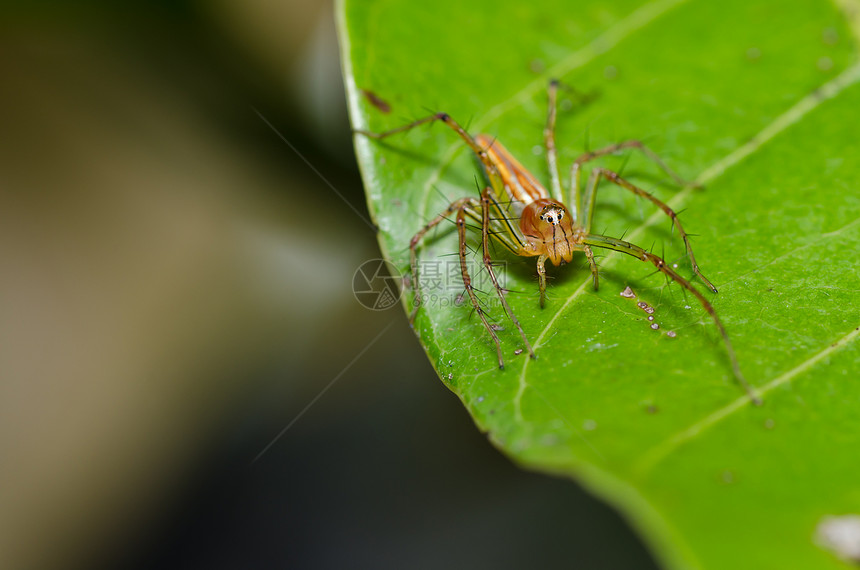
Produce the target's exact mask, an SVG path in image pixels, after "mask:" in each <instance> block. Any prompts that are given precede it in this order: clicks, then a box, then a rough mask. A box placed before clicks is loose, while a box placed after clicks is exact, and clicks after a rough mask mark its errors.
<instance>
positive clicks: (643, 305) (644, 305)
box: [636, 301, 648, 309]
mask: <svg viewBox="0 0 860 570" xmlns="http://www.w3.org/2000/svg"><path fill="white" fill-rule="evenodd" d="M636 306H637V307H639V308H640V309H644V308H645V307H647V306H648V303H646V302H645V301H639V302H638V303H636Z"/></svg>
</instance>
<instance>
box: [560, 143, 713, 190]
mask: <svg viewBox="0 0 860 570" xmlns="http://www.w3.org/2000/svg"><path fill="white" fill-rule="evenodd" d="M625 148H632V149H635V150H639V151H641V152H642V154H644V155H645V156H646V157H647V158H648V159H649V160H651V161H652V162H654V163H655V164H656V165H657V166H659V167H660V170H662V171H663V172H665V173H666V174H668V175H669V176H670V177H671V178H672V180H674V181H675V184H677V185H678V186H682V187H683V186H693V187H696V188H701V185H699V184H696V183H692V182H687V181H686V180H684V179H683V178H681V177H680V176H679V175H678V174H677V173H676V172H675V171H674V170H672V169H671V168H669V166H668V165H667V164H666V163H665V162H663V159H661V158H660V157H659V156H658V155H657V153H656V152H654V151H653V150H651V149H650V148H648V147H647V146H645V145H644V144H642V141H638V140H629V141H623V142H620V143H616V144H613V145H609V146H607V147H604V148H600V149H597V150H593V151H591V152H586V153H584V154H581V155H579V157H577V159H576V160H575V161H573V164H574V165H581V164H584V163H586V162H590V161H592V160H594V159H596V158H600V157H601V156H606V155H607V154H614V153H616V152H618V151H619V150H623V149H625Z"/></svg>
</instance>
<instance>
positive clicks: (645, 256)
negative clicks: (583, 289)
mask: <svg viewBox="0 0 860 570" xmlns="http://www.w3.org/2000/svg"><path fill="white" fill-rule="evenodd" d="M582 241H583V243H586V244H588V245H593V246H594V247H601V248H606V249H612V250H615V251H620V252H621V253H626V254H627V255H631V256H633V257H636V258H638V259H640V260H641V261H645V262H651V264H653V265H654V266H655V267H656V268H657V269H658V270H659V271H661V272H662V273H664V274H665V275H667V276H668V277H669V278H670V279H672V280H673V281H676V282H677V283H679V284H680V285H681V286H682V287H683V288H684V289H686V290H687V291H689V292H690V293H692V294H693V296H695V297H696V299H698V301H699V304H701V305H702V307H703V308H704V309H705V311H707V312H708V314H709V315H710V316H711V319H712V320H713V321H714V324H715V325H717V329H718V330H719V331H720V336H722V337H723V343H724V344H725V346H726V352H727V353H728V355H729V361H730V362H731V365H732V371H733V372H734V374H735V378H736V379H737V381H738V384H739V385H740V386H741V388H743V389H744V391H745V392H746V393H747V395H748V396H749V398H750V400H752V402H753V403H754V404H755V405H757V406H760V405H761V398H759V396H758V394H757V393H756V392H755V390H753V388H752V387H751V386H750V385H749V383H748V382H747V381H746V378H744V375H743V373H742V372H741V367H740V365H739V364H738V359H737V356H736V355H735V349H734V348H733V347H732V342H731V341H730V340H729V335H728V333H727V332H726V329H725V327H724V326H723V323H722V321H721V320H720V318H719V317H718V316H717V311H716V310H715V309H714V306H713V305H711V303H710V301H708V300H707V299H706V298H705V296H704V295H702V294H701V293H700V292H699V290H698V289H696V288H695V287H693V285H692V284H691V283H690V282H689V281H687V280H686V279H684V278H683V277H681V276H680V275H678V274H677V273H676V272H675V271H673V270H672V269H671V268H670V267H669V266H668V264H667V263H666V261H665V260H663V258H662V257H660V256H659V255H655V254H653V253H650V252H648V251H646V250H644V249H642V248H641V247H639V246H638V245H635V244H632V243H630V242H626V241H623V240H620V239H616V238H611V237H608V236H603V235H598V234H588V235H586V236H584V237H583V238H582Z"/></svg>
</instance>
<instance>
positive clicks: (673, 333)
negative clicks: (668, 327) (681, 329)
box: [666, 331, 678, 338]
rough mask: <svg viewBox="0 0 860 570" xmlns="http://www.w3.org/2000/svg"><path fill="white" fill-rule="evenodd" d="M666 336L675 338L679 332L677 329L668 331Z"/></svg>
mask: <svg viewBox="0 0 860 570" xmlns="http://www.w3.org/2000/svg"><path fill="white" fill-rule="evenodd" d="M666 336H668V337H669V338H675V337H676V336H678V333H676V332H675V331H669V332H667V333H666Z"/></svg>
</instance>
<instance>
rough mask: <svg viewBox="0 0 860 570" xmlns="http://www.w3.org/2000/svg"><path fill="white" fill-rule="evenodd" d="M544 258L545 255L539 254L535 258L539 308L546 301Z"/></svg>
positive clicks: (545, 258) (545, 257)
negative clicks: (538, 286) (538, 285)
mask: <svg viewBox="0 0 860 570" xmlns="http://www.w3.org/2000/svg"><path fill="white" fill-rule="evenodd" d="M546 260H547V255H545V254H544V255H541V256H540V257H538V260H537V272H538V283H540V308H541V309H543V306H544V302H545V301H546Z"/></svg>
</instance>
